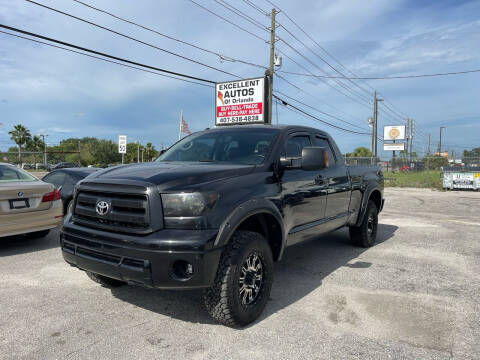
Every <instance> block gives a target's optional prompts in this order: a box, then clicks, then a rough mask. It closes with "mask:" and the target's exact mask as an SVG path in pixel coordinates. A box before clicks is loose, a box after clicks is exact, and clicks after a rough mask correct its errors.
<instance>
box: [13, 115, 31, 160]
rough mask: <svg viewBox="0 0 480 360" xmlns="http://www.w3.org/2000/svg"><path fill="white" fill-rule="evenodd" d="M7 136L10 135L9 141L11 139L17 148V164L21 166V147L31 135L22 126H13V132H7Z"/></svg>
mask: <svg viewBox="0 0 480 360" xmlns="http://www.w3.org/2000/svg"><path fill="white" fill-rule="evenodd" d="M8 134H9V135H10V139H12V140H13V141H14V142H15V144H17V146H18V162H19V164H20V165H21V164H22V146H23V145H25V144H26V143H27V142H28V141H30V139H31V138H32V135H31V134H30V131H29V130H28V129H27V128H26V127H25V126H23V125H20V124H18V125H15V126H14V127H13V130H11V131H9V132H8Z"/></svg>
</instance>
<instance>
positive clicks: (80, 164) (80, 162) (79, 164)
mask: <svg viewBox="0 0 480 360" xmlns="http://www.w3.org/2000/svg"><path fill="white" fill-rule="evenodd" d="M78 166H82V161H81V158H80V141H79V142H78Z"/></svg>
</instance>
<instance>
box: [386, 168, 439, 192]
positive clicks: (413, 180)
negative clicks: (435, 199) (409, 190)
mask: <svg viewBox="0 0 480 360" xmlns="http://www.w3.org/2000/svg"><path fill="white" fill-rule="evenodd" d="M383 175H384V177H385V186H386V187H414V188H428V187H430V188H433V189H439V190H441V189H442V178H441V171H440V170H430V171H410V172H407V171H404V172H395V173H392V172H391V171H386V172H384V173H383ZM429 185H430V186H429Z"/></svg>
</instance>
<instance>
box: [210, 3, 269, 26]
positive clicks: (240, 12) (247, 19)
mask: <svg viewBox="0 0 480 360" xmlns="http://www.w3.org/2000/svg"><path fill="white" fill-rule="evenodd" d="M214 1H215V2H216V3H217V4H218V5H221V6H223V7H224V8H226V9H227V10H229V11H231V12H233V13H234V14H235V15H238V16H240V17H241V18H243V19H245V20H246V21H248V22H249V23H250V24H253V25H255V26H256V27H258V28H259V29H260V30H268V29H267V27H266V26H264V25H262V24H261V23H259V22H258V21H257V20H255V19H254V18H252V17H251V16H249V15H248V14H245V13H244V12H243V11H241V10H239V9H237V8H236V7H235V6H233V5H231V4H229V3H228V2H226V1H224V0H214Z"/></svg>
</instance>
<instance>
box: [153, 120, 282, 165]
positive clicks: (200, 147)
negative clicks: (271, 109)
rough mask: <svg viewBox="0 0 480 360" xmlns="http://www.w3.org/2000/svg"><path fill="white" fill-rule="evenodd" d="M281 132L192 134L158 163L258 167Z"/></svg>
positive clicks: (224, 131)
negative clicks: (196, 162)
mask: <svg viewBox="0 0 480 360" xmlns="http://www.w3.org/2000/svg"><path fill="white" fill-rule="evenodd" d="M277 134H278V131H275V130H274V129H269V130H264V131H262V130H260V129H255V130H254V131H246V130H238V129H237V130H236V131H235V130H231V131H229V130H221V131H210V132H202V133H198V134H193V135H190V136H188V137H186V138H184V139H183V140H181V141H179V142H178V143H176V144H175V145H173V146H172V147H171V148H170V149H168V150H167V151H166V152H165V153H163V154H162V155H160V157H159V158H158V159H157V160H156V161H198V162H228V163H235V164H245V165H257V164H261V163H263V161H264V160H265V157H266V156H267V155H268V153H269V151H270V148H271V146H272V144H273V140H274V139H275V137H276V136H277Z"/></svg>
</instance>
